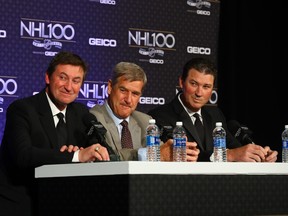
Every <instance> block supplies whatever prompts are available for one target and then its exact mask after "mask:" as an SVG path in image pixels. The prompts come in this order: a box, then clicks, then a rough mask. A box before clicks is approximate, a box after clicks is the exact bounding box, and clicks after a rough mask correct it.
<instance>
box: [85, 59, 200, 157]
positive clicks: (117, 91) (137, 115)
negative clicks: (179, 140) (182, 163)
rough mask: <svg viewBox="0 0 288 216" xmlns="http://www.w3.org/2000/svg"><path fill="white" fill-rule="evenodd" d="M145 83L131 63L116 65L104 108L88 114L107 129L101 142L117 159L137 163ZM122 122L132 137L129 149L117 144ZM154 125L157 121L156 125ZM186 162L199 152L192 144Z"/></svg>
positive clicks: (167, 147)
mask: <svg viewBox="0 0 288 216" xmlns="http://www.w3.org/2000/svg"><path fill="white" fill-rule="evenodd" d="M146 83H147V77H146V74H145V72H144V70H143V69H142V68H141V67H140V66H138V65H136V64H134V63H131V62H120V63H118V64H117V65H116V66H115V67H114V69H113V74H112V78H111V79H110V80H109V81H108V99H107V100H106V101H105V103H104V105H95V106H94V107H93V108H91V109H90V112H91V113H92V114H93V115H95V116H96V118H97V120H98V121H99V122H100V123H101V124H102V125H103V126H104V127H105V128H106V129H107V132H106V134H105V139H106V142H107V144H108V145H110V146H111V147H112V149H113V150H114V152H116V154H117V155H118V156H119V157H120V160H138V154H137V151H138V149H139V148H143V147H146V136H145V133H146V127H147V126H148V121H149V119H151V116H149V115H147V114H145V113H143V112H139V111H136V107H137V105H138V102H139V99H140V96H141V95H142V93H143V90H144V87H145V85H146ZM123 120H126V121H127V122H128V127H129V130H130V133H131V137H132V145H133V146H132V147H125V146H122V145H121V136H122V133H121V132H122V128H123V126H122V125H121V122H122V121H123ZM156 123H157V122H156ZM172 143H173V140H172V139H170V140H168V141H166V143H164V144H162V145H161V148H160V149H161V161H171V160H172V148H171V147H172ZM187 146H189V148H187V160H188V161H196V160H197V158H198V154H199V150H198V149H197V148H196V143H192V142H189V143H187Z"/></svg>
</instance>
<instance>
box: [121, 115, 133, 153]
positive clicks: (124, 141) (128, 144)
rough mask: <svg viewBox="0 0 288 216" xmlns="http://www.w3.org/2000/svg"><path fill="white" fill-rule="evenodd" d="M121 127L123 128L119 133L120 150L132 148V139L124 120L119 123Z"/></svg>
mask: <svg viewBox="0 0 288 216" xmlns="http://www.w3.org/2000/svg"><path fill="white" fill-rule="evenodd" d="M121 125H122V126H123V128H122V132H121V145H122V148H131V149H132V148H133V143H132V137H131V133H130V131H129V128H128V122H127V121H126V120H123V121H122V122H121Z"/></svg>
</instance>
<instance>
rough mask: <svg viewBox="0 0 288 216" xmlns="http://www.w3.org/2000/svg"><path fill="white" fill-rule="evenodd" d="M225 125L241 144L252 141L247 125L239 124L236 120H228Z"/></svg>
mask: <svg viewBox="0 0 288 216" xmlns="http://www.w3.org/2000/svg"><path fill="white" fill-rule="evenodd" d="M227 127H228V130H229V131H230V132H231V133H232V135H233V136H234V137H235V138H236V139H238V140H239V141H240V142H241V144H244V145H245V144H248V143H253V141H252V139H251V138H250V136H251V135H252V131H251V130H250V129H249V128H248V127H246V126H243V125H241V124H240V123H239V122H238V121H236V120H230V121H229V122H227Z"/></svg>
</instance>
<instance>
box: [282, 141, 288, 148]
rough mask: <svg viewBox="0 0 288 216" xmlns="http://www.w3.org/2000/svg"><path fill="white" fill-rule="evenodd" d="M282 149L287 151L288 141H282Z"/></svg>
mask: <svg viewBox="0 0 288 216" xmlns="http://www.w3.org/2000/svg"><path fill="white" fill-rule="evenodd" d="M282 147H283V148H284V149H288V140H283V141H282Z"/></svg>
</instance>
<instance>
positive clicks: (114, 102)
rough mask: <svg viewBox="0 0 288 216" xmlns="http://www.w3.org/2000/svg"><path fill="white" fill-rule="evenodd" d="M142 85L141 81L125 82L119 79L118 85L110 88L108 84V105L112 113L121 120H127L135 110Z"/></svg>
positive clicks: (123, 79)
mask: <svg viewBox="0 0 288 216" xmlns="http://www.w3.org/2000/svg"><path fill="white" fill-rule="evenodd" d="M143 85H144V83H143V82H142V81H132V82H130V81H127V80H125V78H124V77H120V78H119V80H118V83H117V84H116V85H114V86H112V83H111V80H109V82H108V94H109V99H108V103H109V106H110V107H111V109H112V111H113V113H114V114H115V115H116V116H117V117H118V118H121V119H124V118H127V117H128V116H130V115H131V113H132V112H133V111H134V110H135V109H136V107H137V105H138V102H139V99H140V96H141V94H142V89H143Z"/></svg>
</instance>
